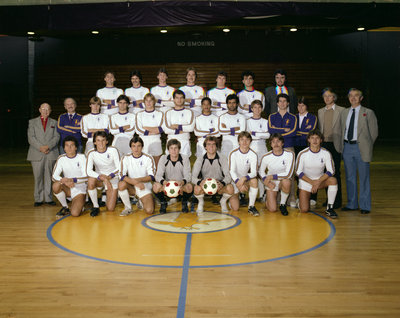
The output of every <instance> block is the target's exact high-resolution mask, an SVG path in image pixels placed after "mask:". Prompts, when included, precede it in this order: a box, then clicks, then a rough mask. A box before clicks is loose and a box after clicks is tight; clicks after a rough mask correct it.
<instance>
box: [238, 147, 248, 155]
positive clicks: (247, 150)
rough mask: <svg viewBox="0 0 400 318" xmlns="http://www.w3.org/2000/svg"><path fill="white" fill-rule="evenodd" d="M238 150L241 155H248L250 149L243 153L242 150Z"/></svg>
mask: <svg viewBox="0 0 400 318" xmlns="http://www.w3.org/2000/svg"><path fill="white" fill-rule="evenodd" d="M238 149H239V151H240V152H241V153H242V154H244V155H245V154H246V153H249V151H250V148H249V150H247V151H246V152H243V151H242V150H240V147H239V148H238Z"/></svg>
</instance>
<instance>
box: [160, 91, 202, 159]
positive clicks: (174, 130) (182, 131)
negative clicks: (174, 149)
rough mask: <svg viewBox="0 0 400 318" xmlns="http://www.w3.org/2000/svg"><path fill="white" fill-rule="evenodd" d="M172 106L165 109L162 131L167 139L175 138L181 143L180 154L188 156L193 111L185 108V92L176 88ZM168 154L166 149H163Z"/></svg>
mask: <svg viewBox="0 0 400 318" xmlns="http://www.w3.org/2000/svg"><path fill="white" fill-rule="evenodd" d="M173 98H174V104H175V106H174V108H172V109H170V110H167V111H166V112H165V117H164V127H163V129H164V132H165V133H166V134H167V135H168V139H167V140H171V139H177V140H179V141H180V143H181V151H180V152H181V154H183V155H185V156H188V157H190V156H191V154H192V151H191V149H190V133H191V132H192V131H193V129H194V124H195V120H194V113H193V112H192V111H191V110H190V109H186V108H185V107H184V106H183V105H184V103H185V93H184V92H182V91H181V90H179V89H178V90H176V91H175V92H174V94H173ZM165 153H166V154H168V149H165Z"/></svg>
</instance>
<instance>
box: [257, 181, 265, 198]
mask: <svg viewBox="0 0 400 318" xmlns="http://www.w3.org/2000/svg"><path fill="white" fill-rule="evenodd" d="M264 191H265V186H264V183H263V182H262V181H261V179H258V197H259V198H262V197H263V195H264Z"/></svg>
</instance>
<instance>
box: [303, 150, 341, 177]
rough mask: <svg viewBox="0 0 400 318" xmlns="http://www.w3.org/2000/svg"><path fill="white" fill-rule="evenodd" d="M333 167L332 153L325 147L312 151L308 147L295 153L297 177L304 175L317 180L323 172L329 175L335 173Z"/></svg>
mask: <svg viewBox="0 0 400 318" xmlns="http://www.w3.org/2000/svg"><path fill="white" fill-rule="evenodd" d="M334 167H335V166H334V164H333V161H332V155H331V153H330V152H329V151H328V150H326V149H325V148H321V149H320V150H319V151H318V152H312V151H311V149H310V148H309V147H308V148H306V149H304V150H303V151H300V153H299V154H298V155H297V159H296V174H297V175H298V177H299V178H302V177H303V175H306V176H307V177H308V178H310V179H311V180H317V179H319V178H320V177H321V176H322V175H323V174H324V173H326V174H327V175H328V176H330V177H331V176H333V175H334V174H335V168H334ZM325 170H326V172H325Z"/></svg>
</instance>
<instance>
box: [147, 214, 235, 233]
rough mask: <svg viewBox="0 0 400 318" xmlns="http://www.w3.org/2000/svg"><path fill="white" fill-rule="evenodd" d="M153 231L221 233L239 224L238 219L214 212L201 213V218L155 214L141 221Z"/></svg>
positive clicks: (194, 215) (188, 215) (185, 215)
mask: <svg viewBox="0 0 400 318" xmlns="http://www.w3.org/2000/svg"><path fill="white" fill-rule="evenodd" d="M143 224H144V225H145V226H146V227H148V228H150V229H153V230H157V231H163V232H173V233H176V232H178V233H204V232H215V231H221V230H225V229H228V228H232V227H235V226H237V225H239V224H240V219H238V218H236V217H234V216H232V215H229V214H220V213H215V212H203V215H202V216H201V217H197V216H196V214H192V213H181V212H170V213H166V214H156V215H154V216H150V217H148V218H147V219H145V220H143Z"/></svg>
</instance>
